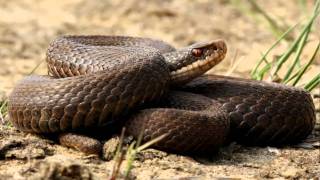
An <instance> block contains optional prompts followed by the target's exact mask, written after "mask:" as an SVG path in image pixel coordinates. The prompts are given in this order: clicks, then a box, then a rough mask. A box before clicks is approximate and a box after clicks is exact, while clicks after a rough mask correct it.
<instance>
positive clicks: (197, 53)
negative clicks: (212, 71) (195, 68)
mask: <svg viewBox="0 0 320 180" xmlns="http://www.w3.org/2000/svg"><path fill="white" fill-rule="evenodd" d="M191 53H192V55H194V56H195V57H200V56H201V55H202V50H201V49H192V51H191Z"/></svg>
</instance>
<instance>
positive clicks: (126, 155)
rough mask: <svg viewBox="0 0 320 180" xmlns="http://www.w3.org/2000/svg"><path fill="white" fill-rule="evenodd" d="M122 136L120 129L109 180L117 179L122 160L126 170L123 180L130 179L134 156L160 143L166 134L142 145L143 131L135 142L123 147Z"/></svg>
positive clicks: (123, 130)
mask: <svg viewBox="0 0 320 180" xmlns="http://www.w3.org/2000/svg"><path fill="white" fill-rule="evenodd" d="M124 134H125V128H123V129H122V132H121V136H120V142H119V145H118V148H117V152H116V155H115V157H114V160H115V164H114V168H113V171H112V173H111V178H110V180H115V179H117V178H118V177H119V174H120V167H121V165H122V163H123V161H124V160H126V168H125V171H124V179H130V173H131V170H132V169H133V162H134V160H135V159H136V156H137V154H138V153H140V152H141V151H143V150H145V149H146V148H148V147H150V146H151V145H153V144H155V143H157V142H159V141H161V140H162V139H164V138H165V137H167V135H168V134H163V135H161V136H159V137H157V138H155V139H152V140H150V141H148V142H146V143H144V144H142V145H140V144H141V142H142V137H143V131H142V133H140V135H139V137H138V139H137V141H134V142H132V143H131V144H130V145H129V146H127V147H124Z"/></svg>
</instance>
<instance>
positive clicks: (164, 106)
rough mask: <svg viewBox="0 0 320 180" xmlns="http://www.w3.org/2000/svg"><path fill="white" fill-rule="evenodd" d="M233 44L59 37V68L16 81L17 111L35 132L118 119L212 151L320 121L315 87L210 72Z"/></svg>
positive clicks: (300, 131)
mask: <svg viewBox="0 0 320 180" xmlns="http://www.w3.org/2000/svg"><path fill="white" fill-rule="evenodd" d="M226 50H227V48H226V45H225V43H224V42H223V41H222V40H217V41H210V42H203V43H196V44H193V45H190V46H188V47H184V48H180V49H175V48H173V47H172V46H170V45H169V44H167V43H165V42H162V41H158V40H153V39H148V38H137V37H124V36H63V37H59V38H57V39H56V40H54V41H53V42H52V43H51V44H50V46H49V48H48V51H47V58H46V60H47V64H48V69H49V73H50V74H51V76H35V75H33V76H29V77H26V78H25V79H23V80H22V81H21V82H19V83H18V84H17V86H16V87H15V88H14V90H13V92H12V93H11V95H10V97H9V115H10V117H11V118H10V119H11V121H12V122H13V124H14V126H15V127H16V128H18V129H19V130H22V131H26V132H34V133H63V132H75V133H80V134H81V133H86V132H90V131H97V130H98V129H99V130H100V129H103V130H102V131H100V133H108V132H109V131H110V130H111V129H112V128H114V127H116V126H115V125H119V124H120V125H119V126H122V125H124V126H126V127H127V133H128V134H131V135H133V136H134V137H138V136H139V134H141V133H143V138H142V139H143V141H148V140H151V139H153V138H156V137H158V136H160V135H162V134H164V133H166V134H167V136H166V137H165V138H163V139H162V140H160V141H159V142H157V143H156V144H155V145H154V147H156V148H159V149H162V150H167V151H173V152H177V153H205V152H210V151H213V150H215V149H216V148H217V147H220V146H221V145H222V144H225V143H226V142H228V141H230V140H236V141H238V142H241V143H246V144H255V145H274V144H276V145H277V144H285V143H294V142H298V141H300V140H302V139H303V138H305V137H306V136H307V135H308V134H309V133H310V132H311V131H312V129H313V127H314V124H315V111H314V105H313V102H312V99H311V97H310V95H309V94H308V93H307V92H305V91H303V90H301V89H298V88H293V87H287V86H284V85H280V84H275V83H266V82H258V81H253V80H245V79H239V78H231V77H223V76H215V75H203V74H204V73H205V72H206V71H208V70H209V69H211V68H212V67H213V66H214V65H216V64H217V63H219V62H220V61H221V60H222V59H223V58H224V57H225V54H226ZM73 143H74V142H73ZM76 144H78V146H82V145H83V146H85V145H86V142H76ZM75 146H77V145H75ZM80 149H81V148H80ZM83 149H86V148H83ZM89 149H90V147H89ZM87 151H90V150H87Z"/></svg>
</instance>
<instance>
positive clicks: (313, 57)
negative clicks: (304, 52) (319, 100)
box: [292, 42, 320, 86]
mask: <svg viewBox="0 0 320 180" xmlns="http://www.w3.org/2000/svg"><path fill="white" fill-rule="evenodd" d="M319 48H320V42H319V43H318V46H317V48H316V50H315V52H314V53H313V55H312V57H311V59H310V60H309V62H308V63H307V65H306V66H305V67H304V68H303V70H302V71H301V72H300V73H299V74H298V76H297V78H296V79H295V80H294V82H293V84H292V85H293V86H295V85H296V84H297V83H298V82H299V80H300V79H301V77H302V76H303V74H305V72H306V70H307V68H308V67H309V66H310V65H311V63H312V62H313V61H314V60H315V58H316V55H317V53H318V51H319Z"/></svg>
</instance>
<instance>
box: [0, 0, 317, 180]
mask: <svg viewBox="0 0 320 180" xmlns="http://www.w3.org/2000/svg"><path fill="white" fill-rule="evenodd" d="M232 2H236V1H232ZM258 2H259V4H260V5H261V6H262V7H264V8H265V9H267V10H268V11H267V12H268V13H269V14H270V15H271V16H272V17H275V18H276V19H279V20H280V22H285V23H286V24H288V25H292V24H295V23H296V22H297V21H298V20H300V19H302V20H303V19H304V18H305V15H306V14H307V12H311V8H312V4H311V1H309V2H310V3H309V4H308V6H307V7H306V9H303V8H302V7H301V6H299V5H298V3H297V2H298V1H280V0H276V1H272V2H271V1H268V2H267V1H262V0H259V1H258ZM248 7H249V6H248V4H247V3H246V1H243V2H242V3H240V4H236V3H231V1H227V0H219V1H214V0H195V1H192V0H181V1H169V0H155V1H147V0H128V1H126V3H121V1H100V0H91V1H84V0H83V1H82V0H69V1H53V0H42V1H40V0H19V1H18V0H17V1H6V0H0V35H1V36H0V64H1V66H0V96H1V97H2V98H5V97H6V96H7V95H8V94H9V93H10V91H11V89H12V88H13V87H14V84H15V83H16V82H17V81H18V80H20V79H21V78H23V77H24V76H26V75H28V74H29V73H30V72H31V71H32V69H34V67H36V66H37V65H38V64H40V66H39V68H37V70H36V72H35V73H37V74H46V72H47V71H46V66H45V63H44V56H45V51H46V48H47V46H48V43H49V42H50V41H51V40H52V39H54V38H55V37H56V36H58V35H61V34H118V35H133V36H145V37H153V38H157V39H162V40H164V41H167V42H169V43H171V44H173V45H175V46H177V47H182V46H185V45H187V44H190V43H192V42H196V41H205V40H210V39H217V38H222V39H225V40H226V41H227V43H228V49H229V52H228V55H227V57H226V59H225V60H224V62H222V63H221V64H220V65H218V66H217V67H215V68H214V69H213V70H211V71H210V73H216V74H225V75H232V76H240V77H249V72H250V69H252V68H253V66H254V64H255V62H256V61H257V60H258V59H259V58H260V56H261V52H264V51H265V50H266V49H267V48H268V47H270V45H271V44H272V43H273V42H274V41H275V40H276V38H275V36H274V35H273V34H272V32H271V31H270V28H269V26H268V24H267V23H266V21H265V20H264V19H263V18H262V17H261V16H259V15H252V13H249V12H250V11H248V10H249V9H250V8H249V9H246V8H248ZM246 12H247V13H246ZM315 29H320V21H319V19H318V20H317V21H316V23H315ZM319 38H320V31H315V32H314V33H313V34H311V36H310V42H309V43H308V46H307V47H308V48H306V50H305V51H304V54H303V57H304V58H305V59H308V57H310V56H311V55H312V52H313V51H314V49H315V45H316V44H317V42H318V41H319ZM286 48H288V44H285V43H284V44H282V45H281V46H280V47H278V48H277V49H276V50H275V51H274V54H273V56H275V55H277V54H279V53H281V52H282V51H283V50H284V49H286ZM317 56H318V59H319V58H320V55H319V54H318V55H317ZM271 58H272V56H271ZM235 65H236V66H235ZM231 67H234V68H231ZM319 69H320V61H316V62H315V63H314V64H313V65H312V67H311V69H310V70H309V72H308V73H307V74H306V75H305V76H304V77H303V80H302V82H301V84H303V83H304V82H306V81H308V80H310V78H311V77H312V75H313V76H314V75H315V74H316V73H317V72H319ZM317 91H318V92H317ZM313 93H314V94H316V93H319V89H316V90H315V91H314V92H313ZM318 100H319V99H318ZM315 103H316V106H317V109H318V111H319V103H318V102H315ZM317 116H318V117H317V121H318V124H317V126H316V129H315V131H314V133H313V135H311V137H310V138H309V141H308V140H307V141H306V142H305V143H303V144H300V145H298V146H294V147H282V148H273V147H243V146H241V145H238V144H235V143H233V144H231V145H230V146H228V147H225V148H223V149H222V150H221V151H220V152H219V153H218V154H215V155H212V156H209V157H208V158H205V159H203V158H196V157H185V156H179V155H174V154H167V153H164V152H161V151H156V150H152V149H150V150H146V151H144V152H143V153H141V154H139V156H138V158H137V160H136V161H135V162H134V169H133V170H132V173H131V178H137V179H179V178H180V179H181V178H184V179H212V178H217V179H219V178H226V177H231V178H242V179H248V178H251V179H260V178H280V179H281V178H289V179H292V178H316V177H320V162H319V161H320V160H319V159H320V152H319V146H320V143H319V137H320V132H319V129H320V128H319V124H320V122H319V113H318V114H317ZM310 139H312V141H310ZM114 163H115V162H114V161H113V160H112V161H105V160H102V159H101V158H98V157H94V156H86V155H84V154H82V153H80V152H77V151H74V150H72V149H68V148H64V147H61V146H59V145H57V144H55V143H54V142H53V141H51V140H46V139H43V138H39V137H37V136H34V135H31V134H25V133H22V132H18V131H17V130H15V129H14V128H12V127H10V126H7V125H1V124H0V179H55V178H57V177H59V176H64V177H65V179H68V178H69V179H72V178H74V179H81V178H82V179H106V178H107V177H109V176H110V173H111V171H112V168H113V166H114ZM124 170H125V163H124V166H123V167H121V172H122V171H124Z"/></svg>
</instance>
